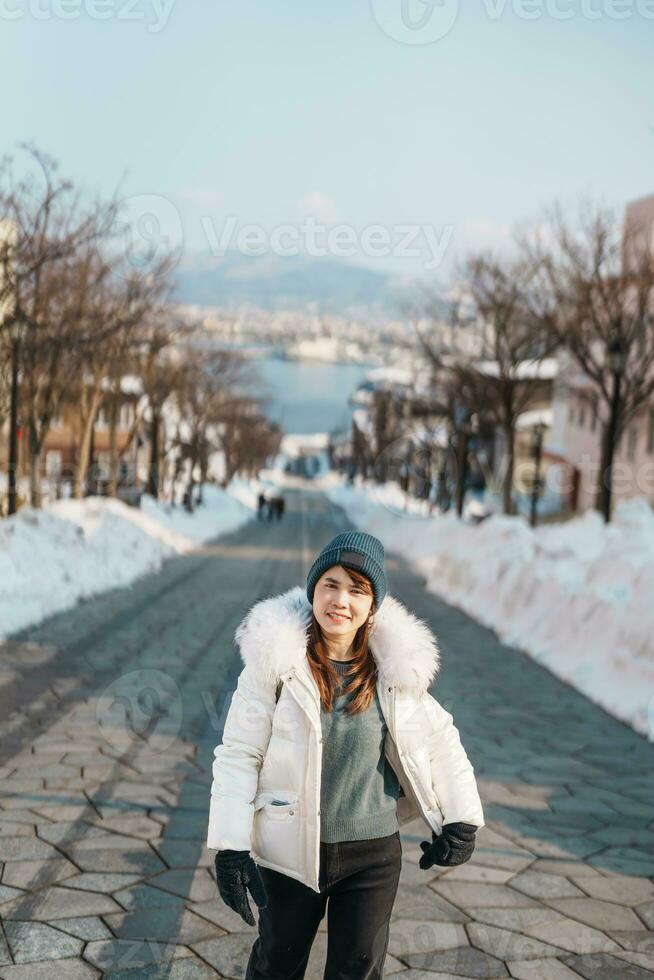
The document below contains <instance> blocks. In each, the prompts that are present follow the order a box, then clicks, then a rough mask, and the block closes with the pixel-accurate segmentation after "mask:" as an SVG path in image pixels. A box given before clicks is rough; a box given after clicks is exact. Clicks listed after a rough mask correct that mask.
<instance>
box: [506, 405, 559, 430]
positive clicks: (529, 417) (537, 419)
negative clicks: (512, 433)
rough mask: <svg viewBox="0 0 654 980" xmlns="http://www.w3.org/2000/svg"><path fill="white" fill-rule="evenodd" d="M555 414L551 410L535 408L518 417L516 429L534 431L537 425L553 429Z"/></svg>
mask: <svg viewBox="0 0 654 980" xmlns="http://www.w3.org/2000/svg"><path fill="white" fill-rule="evenodd" d="M553 421H554V412H553V411H552V409H551V408H533V409H531V410H530V411H529V412H523V413H522V414H521V415H519V416H518V418H517V421H516V424H515V427H516V429H519V430H524V429H533V428H534V426H536V425H546V426H547V427H548V429H549V428H551V427H552V422H553Z"/></svg>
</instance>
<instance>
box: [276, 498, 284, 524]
mask: <svg viewBox="0 0 654 980" xmlns="http://www.w3.org/2000/svg"><path fill="white" fill-rule="evenodd" d="M284 503H285V502H284V498H283V497H276V498H275V506H276V513H277V520H278V521H281V519H282V517H283V516H284Z"/></svg>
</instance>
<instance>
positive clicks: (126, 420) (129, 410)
mask: <svg viewBox="0 0 654 980" xmlns="http://www.w3.org/2000/svg"><path fill="white" fill-rule="evenodd" d="M133 419H134V406H133V405H130V404H129V403H127V404H125V405H121V406H120V417H119V420H118V428H119V429H129V427H130V426H131V424H132V421H133Z"/></svg>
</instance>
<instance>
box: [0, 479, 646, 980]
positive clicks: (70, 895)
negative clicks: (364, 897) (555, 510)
mask: <svg viewBox="0 0 654 980" xmlns="http://www.w3.org/2000/svg"><path fill="white" fill-rule="evenodd" d="M286 496H287V513H286V515H285V517H284V519H283V520H282V521H281V522H279V523H274V524H268V522H262V523H259V522H257V521H256V520H254V521H252V522H250V523H249V524H248V525H246V526H244V527H243V528H241V529H240V530H239V531H237V532H235V533H233V534H231V535H227V536H225V537H224V538H221V539H220V540H219V541H218V542H216V543H215V544H213V545H210V546H207V547H205V548H203V549H201V550H199V551H198V552H197V553H194V554H192V555H190V556H184V557H179V558H175V559H172V560H170V561H169V562H168V563H167V564H166V566H165V567H164V569H163V571H162V572H161V573H159V574H157V575H152V576H150V577H149V578H146V579H143V580H141V581H140V582H138V583H137V584H136V585H135V586H134V587H132V588H128V589H124V590H120V591H116V592H113V593H111V594H107V595H105V596H101V597H100V598H98V599H95V600H93V601H90V602H87V603H84V604H81V605H79V606H77V607H76V608H74V609H72V610H70V611H69V612H67V613H64V614H61V615H59V616H57V617H54V618H53V619H50V620H49V621H47V622H45V623H43V624H41V625H40V626H38V627H34V628H32V629H30V630H28V631H26V632H25V633H24V634H22V635H20V636H17V637H14V638H13V639H12V640H11V641H7V642H5V643H0V671H1V673H0V679H1V686H0V698H1V707H2V711H1V715H0V717H1V718H2V737H1V740H0V746H1V748H0V753H1V757H0V870H1V872H2V877H1V879H0V903H1V904H0V914H1V915H2V930H3V931H2V933H1V934H0V980H41V978H47V980H86V978H89V980H90V978H94V977H100V976H105V977H109V978H112V980H119V978H121V980H122V978H125V980H127V978H137V977H138V978H150V977H152V978H155V977H156V978H159V977H161V978H163V977H167V978H172V980H204V978H211V977H223V978H230V980H232V978H233V980H239V978H242V977H243V976H244V970H245V963H246V961H247V957H248V954H249V951H250V948H251V946H252V943H253V941H254V938H255V934H256V931H255V929H252V928H249V927H248V926H247V925H246V924H245V923H244V922H243V920H242V919H240V918H239V917H238V916H236V914H235V913H233V912H232V911H231V910H230V909H228V908H227V907H226V906H225V905H224V904H223V903H222V901H221V900H220V898H219V896H218V893H217V890H216V886H215V882H214V879H213V857H214V853H213V852H210V851H207V850H206V849H205V848H204V840H205V835H206V827H207V812H208V800H209V787H210V782H211V762H212V757H213V749H214V746H215V745H216V743H217V742H218V741H219V738H220V730H221V725H222V722H223V720H224V716H225V713H226V710H227V708H228V706H229V701H230V697H231V693H232V691H233V689H234V686H235V682H236V677H237V676H238V673H239V671H240V659H239V656H238V651H237V649H236V648H235V647H234V646H233V645H232V637H233V634H234V630H235V628H236V626H237V625H238V623H239V622H240V620H241V619H242V617H243V615H244V613H245V612H246V611H247V609H248V608H249V607H250V606H251V605H252V604H253V603H254V602H255V601H256V600H257V599H259V598H263V597H264V596H266V595H271V594H275V593H278V592H281V591H284V590H286V589H288V588H290V587H291V586H293V585H297V584H303V582H304V579H305V576H306V571H307V568H308V564H309V563H310V561H311V560H312V558H313V556H314V554H315V553H316V552H317V551H318V550H319V549H320V547H322V545H323V544H324V543H325V542H326V541H327V540H329V538H330V537H331V536H332V535H334V534H335V533H337V531H339V530H342V529H345V528H347V527H348V526H349V525H348V522H347V521H346V520H345V518H344V516H343V514H342V512H340V511H339V510H338V509H337V508H335V507H334V506H333V505H331V504H330V503H329V502H328V501H327V500H326V498H325V497H323V496H321V495H319V494H312V493H309V492H294V493H293V492H288V493H287V495H286ZM407 519H409V518H407ZM387 571H388V578H389V592H390V593H391V594H393V595H395V596H396V597H397V598H398V599H400V600H401V601H402V602H404V603H406V604H407V606H408V607H409V608H410V609H411V610H412V611H413V612H415V613H416V615H418V616H420V617H421V618H424V619H426V620H428V621H429V623H430V625H431V626H432V628H433V629H434V631H435V633H436V635H437V636H438V639H439V644H440V647H441V655H442V668H441V675H440V677H439V679H438V680H437V683H436V684H435V686H434V688H433V690H432V693H433V694H434V695H435V696H436V697H437V698H438V700H439V701H440V702H441V703H442V704H443V705H444V706H445V707H446V708H447V709H448V710H449V711H451V712H452V714H453V715H454V719H455V722H456V724H457V727H458V728H459V731H460V733H461V737H462V741H463V744H464V746H465V748H466V750H467V751H468V754H469V756H470V758H471V761H472V763H473V765H474V767H475V771H476V774H477V777H478V780H479V787H480V791H481V795H482V799H483V802H484V810H485V815H486V823H487V826H486V827H484V828H483V829H482V830H481V832H480V833H479V835H478V840H477V847H476V850H475V853H474V855H473V857H472V859H471V861H470V862H468V863H467V864H465V865H463V866H461V867H459V868H451V869H439V868H432V869H431V870H429V871H421V870H420V869H419V867H418V858H419V856H420V854H421V851H420V848H419V842H420V841H421V840H424V839H426V837H427V832H426V828H425V827H424V826H423V825H421V824H418V823H415V824H409V825H404V826H403V827H402V839H403V851H404V862H403V873H402V880H401V885H400V891H399V893H398V897H397V900H396V904H395V909H394V917H393V921H392V927H391V938H390V944H389V955H388V958H387V963H386V974H387V975H388V976H392V975H395V974H398V975H399V974H400V973H401V974H402V976H403V977H404V978H405V980H446V978H459V980H463V978H466V977H467V978H499V977H514V978H517V980H573V978H578V977H585V978H597V980H613V978H615V980H640V978H643V980H644V978H646V977H652V976H654V781H653V780H652V772H653V771H654V745H653V744H649V743H647V742H646V741H645V740H644V739H642V738H640V737H639V736H638V735H636V734H635V733H634V732H633V731H631V730H630V729H628V728H627V727H625V726H624V725H622V724H621V723H619V722H618V721H615V720H613V719H612V718H611V717H610V716H608V715H607V714H606V713H604V712H603V711H602V710H601V709H599V708H597V707H595V706H594V705H593V704H591V703H590V702H589V701H588V700H586V699H585V698H584V697H583V696H581V695H580V694H578V693H576V692H575V691H574V690H572V689H571V688H569V687H567V686H566V685H565V684H563V683H562V682H560V681H558V680H557V679H556V678H555V677H553V676H552V675H551V674H549V673H548V672H547V671H546V670H545V669H544V668H542V667H540V666H539V665H537V664H536V663H534V662H533V661H532V660H530V659H529V658H528V657H527V656H525V655H523V654H522V653H520V652H519V651H516V650H514V649H512V648H509V647H506V646H504V645H502V644H501V643H499V642H498V640H497V639H496V637H495V636H494V634H492V633H491V632H490V631H488V630H486V629H485V628H483V627H481V626H479V625H478V624H476V623H475V622H473V621H472V620H471V619H469V618H468V617H467V616H465V615H463V614H462V613H460V612H458V611H457V610H455V609H452V608H451V607H449V606H447V605H445V604H444V603H442V602H440V601H439V600H438V599H437V598H436V597H434V596H432V595H430V594H428V593H427V592H425V590H424V588H423V584H422V582H421V580H420V578H419V577H417V576H416V575H415V574H414V573H412V572H411V571H410V570H409V569H408V568H407V566H406V565H405V564H404V563H403V562H402V560H401V557H400V556H398V555H387ZM552 615H556V611H555V610H553V611H552ZM251 904H252V906H253V911H255V914H256V907H255V906H254V903H253V902H251ZM325 925H326V921H323V924H322V925H321V930H320V932H319V935H318V938H317V940H316V943H315V945H314V949H313V952H312V956H311V961H310V966H309V970H308V972H307V977H308V978H310V980H319V978H321V977H322V965H323V961H324V957H325V952H326V948H325V947H326V933H325V931H324V929H323V927H324V926H325Z"/></svg>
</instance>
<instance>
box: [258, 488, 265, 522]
mask: <svg viewBox="0 0 654 980" xmlns="http://www.w3.org/2000/svg"><path fill="white" fill-rule="evenodd" d="M265 506H266V495H265V493H260V494H259V497H258V498H257V517H258V518H259V520H260V521H262V520H263V509H264V507H265Z"/></svg>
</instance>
